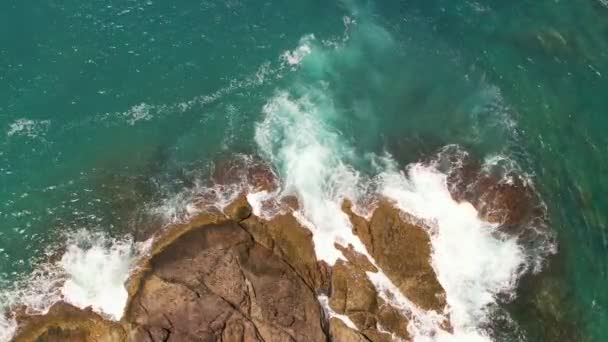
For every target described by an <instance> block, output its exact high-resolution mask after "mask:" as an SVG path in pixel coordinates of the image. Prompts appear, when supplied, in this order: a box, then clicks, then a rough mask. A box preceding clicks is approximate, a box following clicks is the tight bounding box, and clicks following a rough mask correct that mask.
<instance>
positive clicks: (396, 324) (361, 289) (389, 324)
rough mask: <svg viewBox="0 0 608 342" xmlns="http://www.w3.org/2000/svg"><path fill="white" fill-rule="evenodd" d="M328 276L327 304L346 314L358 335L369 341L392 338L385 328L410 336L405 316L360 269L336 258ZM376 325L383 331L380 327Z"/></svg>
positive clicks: (404, 337) (404, 336) (397, 333)
mask: <svg viewBox="0 0 608 342" xmlns="http://www.w3.org/2000/svg"><path fill="white" fill-rule="evenodd" d="M331 279H332V287H331V296H330V297H329V306H330V308H331V309H332V310H334V311H335V312H337V313H339V314H344V315H347V316H348V317H349V318H350V320H351V321H352V322H353V323H354V324H355V325H356V326H357V328H358V329H359V333H360V334H361V336H365V338H367V339H368V340H370V341H378V342H380V341H391V340H392V337H391V335H390V334H388V333H386V332H385V331H388V332H390V333H392V334H395V336H399V337H400V338H402V339H404V340H407V339H409V334H408V333H407V324H408V319H407V318H406V317H405V316H404V315H403V314H402V313H400V312H399V311H398V310H397V309H395V308H393V307H392V306H390V305H389V304H387V303H385V302H384V301H383V300H382V299H380V298H379V297H378V293H377V292H376V289H375V288H374V286H373V284H372V283H371V282H370V280H369V279H368V277H367V275H366V274H365V272H364V271H363V270H361V269H359V268H358V267H357V266H356V265H353V264H350V263H349V262H346V261H343V260H338V262H337V263H336V264H335V266H334V268H333V271H332V277H331ZM378 326H380V327H382V329H384V330H385V331H380V330H379V329H378ZM330 329H331V326H330ZM330 331H331V330H330ZM348 334H350V332H348Z"/></svg>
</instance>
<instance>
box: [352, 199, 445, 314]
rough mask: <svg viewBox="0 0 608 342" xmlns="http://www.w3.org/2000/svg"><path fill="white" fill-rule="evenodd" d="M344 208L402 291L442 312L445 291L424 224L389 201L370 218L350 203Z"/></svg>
mask: <svg viewBox="0 0 608 342" xmlns="http://www.w3.org/2000/svg"><path fill="white" fill-rule="evenodd" d="M343 209H344V211H345V212H346V213H347V214H348V215H349V217H350V218H351V221H352V222H353V230H354V233H355V234H356V235H357V236H358V237H359V238H360V239H361V241H362V242H363V244H364V245H365V246H366V248H367V251H368V252H369V253H370V254H371V256H372V257H373V258H374V259H375V260H376V262H377V263H378V266H379V267H380V268H381V269H382V270H383V271H384V272H385V273H386V275H387V276H388V277H389V278H390V279H391V281H392V282H393V283H394V284H395V285H396V286H397V287H398V288H399V289H400V290H401V292H402V293H403V294H405V295H406V297H408V298H409V299H410V300H411V301H413V302H414V303H416V304H417V305H418V306H420V307H421V308H423V309H426V310H435V311H438V312H439V311H441V310H442V309H443V308H444V307H445V305H446V302H445V292H444V290H443V288H442V287H441V284H439V281H438V280H437V276H436V275H435V271H434V270H433V268H432V266H431V263H430V261H431V246H430V238H429V235H428V233H427V232H426V231H425V229H424V228H423V226H422V225H421V224H420V223H419V222H416V221H415V220H414V218H412V217H409V216H407V215H406V214H405V213H402V212H401V211H399V210H398V209H396V208H395V207H394V206H393V205H392V204H391V203H389V202H387V201H380V202H379V203H378V206H377V208H376V209H375V210H374V213H373V214H372V217H371V219H370V220H369V221H366V220H365V219H363V218H362V217H358V216H357V215H356V214H354V213H353V212H352V210H351V208H350V203H345V204H344V208H343Z"/></svg>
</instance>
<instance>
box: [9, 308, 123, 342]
mask: <svg viewBox="0 0 608 342" xmlns="http://www.w3.org/2000/svg"><path fill="white" fill-rule="evenodd" d="M19 326H20V328H19V330H18V331H17V334H16V335H15V337H14V338H13V341H14V342H29V341H38V342H55V341H57V342H59V341H75V342H122V341H126V340H127V339H126V333H125V331H124V330H123V328H122V327H121V326H120V325H119V324H117V323H114V322H111V321H108V320H105V319H104V318H103V317H101V316H100V315H98V314H96V313H94V312H92V311H91V310H81V309H79V308H76V307H74V306H72V305H70V304H67V303H63V302H59V303H56V304H55V305H53V306H52V307H51V309H50V310H49V312H48V313H47V314H45V315H40V316H26V317H22V320H21V321H20V322H19Z"/></svg>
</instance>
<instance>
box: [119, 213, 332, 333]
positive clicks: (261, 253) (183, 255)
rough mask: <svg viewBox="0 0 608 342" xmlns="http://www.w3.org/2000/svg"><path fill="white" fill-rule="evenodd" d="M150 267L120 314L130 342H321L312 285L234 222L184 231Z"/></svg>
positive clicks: (320, 323)
mask: <svg viewBox="0 0 608 342" xmlns="http://www.w3.org/2000/svg"><path fill="white" fill-rule="evenodd" d="M150 264H151V272H150V273H149V274H148V275H146V277H145V279H143V280H142V283H141V285H140V289H139V291H138V292H137V293H136V294H135V295H134V297H133V299H132V301H131V305H130V307H129V309H128V311H127V313H126V315H125V319H126V321H128V322H130V323H131V324H132V325H134V326H136V327H135V331H136V332H137V334H136V335H135V340H145V338H144V337H145V336H149V335H151V334H153V332H158V331H166V332H167V333H168V341H215V340H218V341H219V340H221V341H240V340H242V339H245V340H248V341H324V340H325V339H326V337H325V333H324V331H323V329H322V321H323V320H322V311H321V308H320V306H319V304H318V302H317V300H316V297H315V295H314V293H313V292H312V290H311V288H310V287H308V286H307V285H306V283H305V282H304V281H303V280H302V279H301V278H300V277H299V276H298V275H297V274H296V273H295V272H294V271H293V270H292V268H291V267H290V266H289V265H288V264H286V263H285V262H284V261H283V260H281V259H280V258H278V257H277V256H276V255H275V254H273V253H272V251H271V250H269V249H267V248H265V247H263V246H262V245H260V244H258V243H256V242H255V241H254V240H253V239H252V237H251V235H250V234H248V233H247V232H246V231H245V230H244V229H243V228H242V227H241V226H239V225H238V224H237V223H236V222H234V221H225V222H221V223H218V224H211V225H207V226H204V227H201V228H199V229H196V230H193V231H191V232H188V233H186V234H184V235H183V236H181V237H180V238H178V239H177V240H176V241H174V242H173V243H172V244H171V245H169V246H168V247H167V248H166V249H165V250H163V251H162V252H161V253H159V254H157V255H155V256H154V257H153V258H152V259H151V260H150ZM140 337H141V338H140Z"/></svg>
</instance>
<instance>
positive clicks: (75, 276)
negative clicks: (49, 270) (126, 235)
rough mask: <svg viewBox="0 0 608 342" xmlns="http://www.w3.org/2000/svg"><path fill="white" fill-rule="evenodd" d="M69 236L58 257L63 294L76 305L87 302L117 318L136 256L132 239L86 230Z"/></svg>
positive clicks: (79, 305)
mask: <svg viewBox="0 0 608 342" xmlns="http://www.w3.org/2000/svg"><path fill="white" fill-rule="evenodd" d="M72 239H73V240H72V242H71V243H70V244H69V245H68V247H67V250H66V252H65V254H64V255H63V257H62V258H61V260H60V261H59V267H60V268H61V269H62V270H63V271H64V272H65V281H64V284H63V286H62V288H61V295H62V297H63V298H64V300H65V301H66V302H68V303H70V304H73V305H75V306H77V307H81V308H85V307H88V306H90V307H92V309H93V310H95V311H97V312H99V313H103V314H106V315H107V316H109V317H110V318H112V319H114V320H119V319H120V318H121V317H122V314H123V310H124V306H125V304H126V303H127V298H128V293H127V290H126V288H125V286H124V284H125V282H126V280H127V278H128V276H129V272H130V270H131V266H132V265H133V262H134V260H135V254H134V252H135V251H134V246H133V241H132V240H130V239H126V240H115V239H108V238H106V237H105V236H103V235H98V236H91V234H89V233H87V232H85V231H81V232H79V233H78V234H76V236H74V237H73V238H72Z"/></svg>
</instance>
